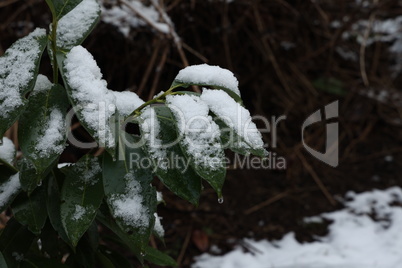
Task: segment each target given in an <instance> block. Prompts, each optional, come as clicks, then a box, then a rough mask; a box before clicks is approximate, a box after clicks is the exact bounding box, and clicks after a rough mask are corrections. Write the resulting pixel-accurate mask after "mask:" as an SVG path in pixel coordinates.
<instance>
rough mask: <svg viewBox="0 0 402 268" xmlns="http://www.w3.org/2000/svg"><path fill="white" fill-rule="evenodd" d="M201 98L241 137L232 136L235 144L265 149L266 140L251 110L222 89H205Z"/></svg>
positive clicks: (245, 148) (242, 146)
mask: <svg viewBox="0 0 402 268" xmlns="http://www.w3.org/2000/svg"><path fill="white" fill-rule="evenodd" d="M201 99H202V100H203V101H204V102H205V103H206V104H207V105H208V107H209V109H210V110H211V111H212V112H213V113H214V114H215V115H216V116H217V117H218V118H219V119H220V120H222V121H223V122H224V123H225V124H226V125H227V126H228V127H229V128H230V130H233V131H234V134H236V135H237V136H238V137H239V139H237V138H236V137H235V136H232V138H234V140H232V141H230V142H232V144H233V146H234V147H236V148H239V149H242V150H246V151H249V150H250V149H251V150H257V151H258V150H263V147H264V142H263V140H262V136H261V133H260V132H259V131H258V129H257V126H256V125H255V123H254V122H252V118H251V116H250V112H249V111H248V110H247V109H245V108H244V107H242V106H241V105H240V104H239V103H237V102H236V101H235V100H233V99H232V98H231V97H230V96H229V95H228V94H227V93H226V92H224V91H222V90H208V89H204V90H203V92H202V94H201Z"/></svg>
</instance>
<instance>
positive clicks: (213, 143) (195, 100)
mask: <svg viewBox="0 0 402 268" xmlns="http://www.w3.org/2000/svg"><path fill="white" fill-rule="evenodd" d="M166 104H167V106H168V107H169V108H170V109H171V111H172V113H173V115H174V117H175V119H176V120H177V126H178V131H179V134H180V136H181V137H182V139H181V141H180V144H181V145H182V147H183V148H184V150H185V152H186V153H187V155H189V156H190V157H191V158H192V160H193V161H194V163H195V165H196V166H201V167H204V168H208V169H210V170H216V169H218V168H221V167H222V159H223V157H224V155H223V149H222V146H221V143H220V130H219V127H218V125H217V124H216V123H215V122H214V121H213V120H212V118H211V116H209V109H208V106H207V104H206V103H204V102H203V101H202V100H201V99H200V98H199V97H197V96H190V95H176V96H172V95H169V96H167V97H166Z"/></svg>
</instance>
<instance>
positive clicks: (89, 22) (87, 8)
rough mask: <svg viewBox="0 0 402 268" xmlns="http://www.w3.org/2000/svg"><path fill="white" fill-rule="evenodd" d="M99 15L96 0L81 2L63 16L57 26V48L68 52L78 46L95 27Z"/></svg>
mask: <svg viewBox="0 0 402 268" xmlns="http://www.w3.org/2000/svg"><path fill="white" fill-rule="evenodd" d="M99 14H100V6H99V4H98V3H97V1H96V0H83V1H82V2H81V3H79V4H78V5H77V6H76V7H75V8H74V9H73V10H71V11H70V12H68V13H67V14H66V15H64V16H63V17H62V18H61V19H60V20H59V22H58V24H57V39H56V44H57V46H58V47H61V48H63V49H67V50H70V49H71V48H72V47H74V46H76V45H78V44H80V43H81V42H82V40H83V39H84V38H85V37H86V36H87V34H88V33H89V32H90V30H91V28H92V27H93V26H94V25H95V23H96V21H97V19H98V17H99Z"/></svg>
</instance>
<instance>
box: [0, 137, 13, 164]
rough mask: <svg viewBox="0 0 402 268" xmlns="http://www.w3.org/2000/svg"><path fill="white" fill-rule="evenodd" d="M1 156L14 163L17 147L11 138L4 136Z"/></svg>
mask: <svg viewBox="0 0 402 268" xmlns="http://www.w3.org/2000/svg"><path fill="white" fill-rule="evenodd" d="M0 158H1V159H2V160H4V161H6V162H7V163H9V164H10V165H12V162H13V161H14V158H15V147H14V143H13V142H12V141H11V140H10V139H9V138H6V137H4V138H3V144H1V145H0Z"/></svg>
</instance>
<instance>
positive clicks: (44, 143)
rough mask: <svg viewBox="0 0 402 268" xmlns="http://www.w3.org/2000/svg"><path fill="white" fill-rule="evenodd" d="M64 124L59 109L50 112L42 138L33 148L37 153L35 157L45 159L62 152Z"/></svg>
mask: <svg viewBox="0 0 402 268" xmlns="http://www.w3.org/2000/svg"><path fill="white" fill-rule="evenodd" d="M65 128H66V124H65V121H64V118H63V114H62V113H61V111H60V110H59V109H53V110H52V111H51V112H50V115H49V119H48V122H47V124H46V126H45V131H44V134H43V136H41V137H39V139H38V141H37V144H36V146H35V148H36V150H37V151H38V153H39V154H38V155H37V157H41V158H45V157H48V156H49V155H50V154H61V152H63V150H64V146H65V145H64V144H63V143H62V142H63V141H64V137H65V134H64V133H65Z"/></svg>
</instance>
